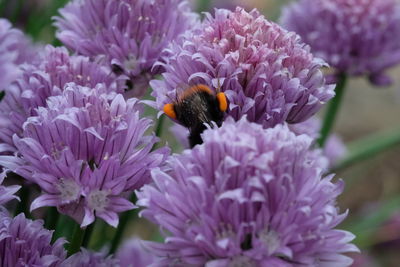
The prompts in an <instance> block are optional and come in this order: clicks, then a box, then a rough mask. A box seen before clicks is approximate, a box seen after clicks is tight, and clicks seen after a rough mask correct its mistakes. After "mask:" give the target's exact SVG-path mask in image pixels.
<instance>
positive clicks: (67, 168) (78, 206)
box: [0, 83, 169, 227]
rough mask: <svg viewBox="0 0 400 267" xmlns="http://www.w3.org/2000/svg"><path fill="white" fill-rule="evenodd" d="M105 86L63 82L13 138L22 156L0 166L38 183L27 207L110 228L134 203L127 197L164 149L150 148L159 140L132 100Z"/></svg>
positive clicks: (161, 158) (7, 159) (4, 159)
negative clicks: (50, 208) (97, 219)
mask: <svg viewBox="0 0 400 267" xmlns="http://www.w3.org/2000/svg"><path fill="white" fill-rule="evenodd" d="M106 90H107V89H106V87H105V86H104V85H101V84H98V85H97V87H96V88H94V89H91V88H88V87H82V86H78V85H76V84H73V83H71V84H68V85H67V86H66V87H65V89H64V92H63V94H62V95H61V96H54V97H50V98H48V99H47V108H44V107H39V108H38V109H37V114H38V115H37V116H35V117H30V118H28V120H27V121H26V122H25V124H24V131H23V133H22V136H21V137H18V136H17V135H14V143H15V146H16V147H17V149H18V151H19V154H20V157H12V156H3V157H1V159H0V164H2V165H3V166H5V167H7V168H8V169H10V170H12V171H14V172H16V173H17V174H19V175H21V176H22V177H24V178H26V179H27V180H29V181H31V182H34V183H36V184H38V185H39V186H40V188H41V189H42V191H43V193H42V195H41V196H39V197H38V198H36V199H35V200H34V201H33V203H32V205H31V210H34V209H37V208H39V207H43V206H56V207H57V208H58V210H59V211H60V212H61V213H64V214H68V215H70V216H72V217H73V218H74V219H75V220H76V221H77V222H79V223H81V226H82V227H84V226H87V225H89V224H91V223H92V222H93V221H94V220H95V217H100V218H102V219H103V220H104V221H106V222H107V223H108V224H110V225H112V226H114V227H116V226H117V224H118V213H120V212H122V211H126V210H129V209H133V208H135V206H134V205H133V204H132V203H131V202H130V201H128V200H127V199H126V198H125V196H126V195H127V194H129V193H130V192H132V191H133V190H135V189H138V188H140V187H141V186H142V185H143V184H145V183H147V182H148V181H149V180H150V173H149V170H150V169H151V168H154V167H157V166H159V165H160V164H161V163H162V162H163V161H164V160H165V158H166V156H167V154H168V153H169V151H168V149H167V148H162V149H159V150H156V151H153V152H150V150H151V149H152V147H153V145H154V144H155V143H156V142H157V141H158V138H156V137H155V136H154V135H145V132H146V131H147V130H148V128H149V127H150V126H151V120H150V119H145V118H140V114H141V105H140V104H139V103H138V101H137V99H133V98H132V99H129V100H128V101H125V100H124V98H123V96H122V95H120V94H118V95H115V94H114V95H112V94H105V92H106ZM111 99H112V100H111Z"/></svg>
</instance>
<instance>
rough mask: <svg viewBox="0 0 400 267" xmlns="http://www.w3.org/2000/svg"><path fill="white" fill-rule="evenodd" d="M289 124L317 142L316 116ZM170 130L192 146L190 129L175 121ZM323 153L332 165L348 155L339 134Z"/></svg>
mask: <svg viewBox="0 0 400 267" xmlns="http://www.w3.org/2000/svg"><path fill="white" fill-rule="evenodd" d="M288 126H289V129H290V130H291V131H292V132H294V133H295V134H296V135H300V134H306V135H308V136H310V137H311V138H312V139H313V140H314V142H315V141H316V140H317V139H318V138H319V132H320V130H321V120H320V119H318V118H317V117H315V116H314V117H311V118H310V119H308V120H306V121H304V122H300V123H295V124H289V125H288ZM170 132H171V133H172V134H173V135H174V136H175V138H176V140H177V141H178V142H179V143H180V144H181V145H182V147H183V148H185V149H186V148H190V145H189V139H188V136H189V130H188V129H187V128H185V127H184V126H182V125H180V124H177V123H174V124H173V125H172V126H171V127H170ZM322 153H323V155H324V156H325V157H326V158H327V159H328V161H329V166H330V167H332V166H334V165H335V164H336V163H337V162H338V161H339V160H341V159H342V158H343V157H344V156H345V155H346V153H347V149H346V146H345V144H344V143H343V141H342V140H341V138H340V137H339V136H338V135H336V134H331V135H330V136H329V138H328V140H327V141H326V144H325V146H324V147H323V148H322Z"/></svg>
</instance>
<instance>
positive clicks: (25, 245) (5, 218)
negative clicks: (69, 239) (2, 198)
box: [0, 210, 66, 267]
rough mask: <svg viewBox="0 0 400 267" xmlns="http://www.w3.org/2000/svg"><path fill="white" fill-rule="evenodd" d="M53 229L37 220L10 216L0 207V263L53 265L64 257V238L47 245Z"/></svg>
mask: <svg viewBox="0 0 400 267" xmlns="http://www.w3.org/2000/svg"><path fill="white" fill-rule="evenodd" d="M51 236H52V232H51V231H49V230H46V229H44V228H43V222H42V221H40V220H36V221H32V220H29V219H26V218H25V215H24V214H22V213H21V214H19V215H17V216H16V217H15V218H12V217H10V216H9V215H8V214H6V212H5V211H2V210H0V263H1V264H0V265H1V266H15V267H22V266H43V267H56V266H59V264H60V263H61V262H62V261H63V260H64V259H65V256H66V252H65V250H64V248H63V244H64V243H65V240H64V239H58V240H57V241H56V242H55V243H54V244H50V241H51Z"/></svg>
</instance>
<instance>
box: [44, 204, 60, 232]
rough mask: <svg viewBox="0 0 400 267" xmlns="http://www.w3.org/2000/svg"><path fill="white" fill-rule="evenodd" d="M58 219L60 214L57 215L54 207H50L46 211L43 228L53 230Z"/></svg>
mask: <svg viewBox="0 0 400 267" xmlns="http://www.w3.org/2000/svg"><path fill="white" fill-rule="evenodd" d="M59 217H60V213H58V211H57V208H56V207H50V208H48V209H47V214H46V220H45V223H44V227H45V228H46V229H50V230H53V229H55V228H56V226H57V222H58V219H59Z"/></svg>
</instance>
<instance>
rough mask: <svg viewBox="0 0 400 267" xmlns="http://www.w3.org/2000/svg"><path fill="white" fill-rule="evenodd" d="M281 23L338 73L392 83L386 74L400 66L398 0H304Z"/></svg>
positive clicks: (375, 81)
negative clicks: (297, 35)
mask: <svg viewBox="0 0 400 267" xmlns="http://www.w3.org/2000/svg"><path fill="white" fill-rule="evenodd" d="M281 22H282V24H283V25H284V26H285V27H286V28H287V29H289V30H292V31H295V32H296V33H297V34H299V35H300V36H301V37H302V39H303V41H304V42H305V43H307V44H309V45H310V46H311V50H312V52H313V53H315V55H317V56H319V57H322V58H323V59H325V60H326V61H327V62H328V63H329V64H330V65H331V66H333V67H335V68H336V69H337V71H338V72H344V73H346V74H349V75H367V76H368V77H369V79H370V80H371V82H372V83H374V84H376V85H389V84H390V83H391V80H390V78H389V77H387V76H386V75H385V74H384V72H385V71H386V70H387V69H388V68H389V67H391V66H393V65H396V64H398V63H399V62H400V4H399V2H398V1H397V0H367V1H365V0H300V1H296V2H294V3H292V4H290V5H289V6H287V7H286V8H285V9H284V11H283V14H282V17H281Z"/></svg>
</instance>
